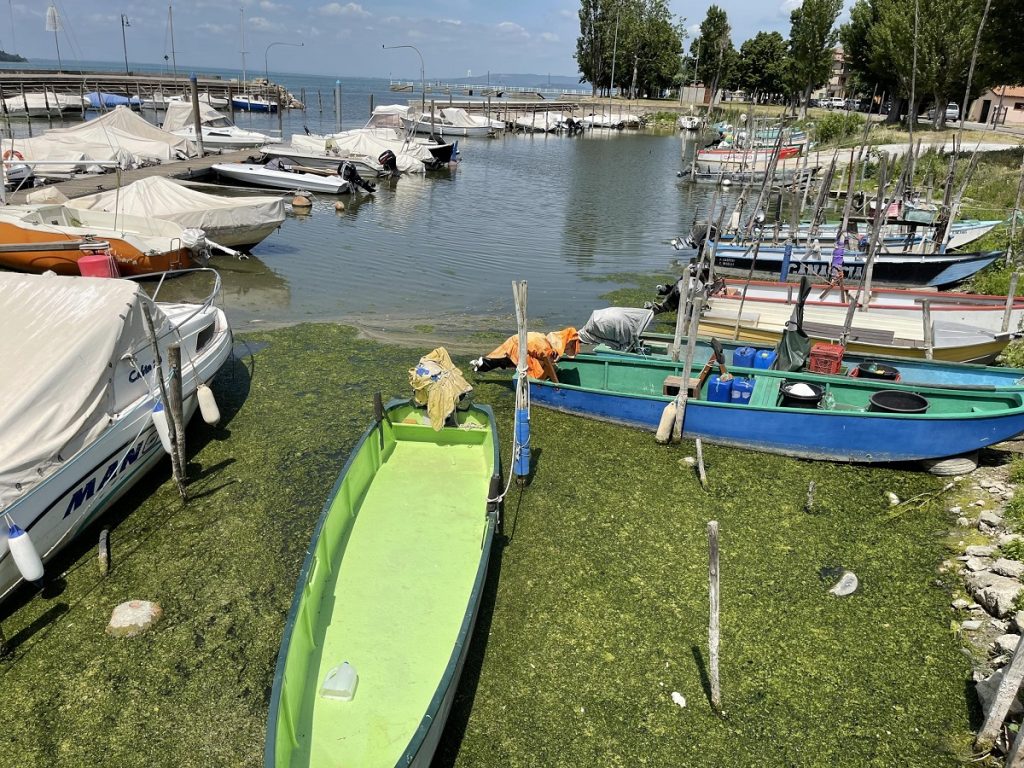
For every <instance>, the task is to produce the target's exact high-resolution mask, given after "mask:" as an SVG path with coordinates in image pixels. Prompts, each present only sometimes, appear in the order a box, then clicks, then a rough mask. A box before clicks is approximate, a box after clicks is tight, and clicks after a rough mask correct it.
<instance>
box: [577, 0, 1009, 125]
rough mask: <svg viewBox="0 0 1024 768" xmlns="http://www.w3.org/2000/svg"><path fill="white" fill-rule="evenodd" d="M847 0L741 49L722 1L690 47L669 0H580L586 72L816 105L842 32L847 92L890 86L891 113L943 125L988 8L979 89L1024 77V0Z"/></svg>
mask: <svg viewBox="0 0 1024 768" xmlns="http://www.w3.org/2000/svg"><path fill="white" fill-rule="evenodd" d="M842 5H843V2H842V0H803V3H802V4H801V5H800V6H799V7H797V8H795V9H794V10H793V11H792V12H791V14H790V30H789V37H788V39H787V38H785V37H783V36H782V35H781V34H780V33H779V32H758V33H757V34H756V35H755V36H754V37H752V38H750V39H749V40H746V41H745V42H744V43H743V44H742V45H741V46H740V47H739V50H737V49H736V48H735V46H734V45H733V42H732V29H731V27H730V25H729V19H728V16H727V14H726V12H725V10H724V9H722V8H720V7H719V6H717V5H712V6H711V7H709V8H708V10H707V14H706V15H705V17H704V20H703V21H702V22H701V24H700V30H699V32H698V33H697V35H696V36H695V37H694V38H693V39H692V40H690V43H689V46H688V49H687V48H686V47H685V46H684V41H685V40H686V38H687V37H688V35H687V32H686V29H685V19H676V18H673V16H672V14H671V12H670V11H669V10H668V6H667V3H666V2H664V0H581V3H580V11H579V17H580V36H579V38H578V40H577V44H576V61H577V63H578V64H579V67H580V72H581V73H582V74H583V77H582V78H581V81H589V82H590V83H591V84H592V87H593V89H594V92H595V94H596V93H598V92H600V93H610V92H611V90H617V91H618V92H619V93H620V94H625V93H628V94H629V95H630V96H631V97H635V96H636V95H638V94H650V95H657V94H659V93H661V92H662V91H663V90H665V89H668V88H676V87H681V86H684V85H686V84H687V83H690V82H698V81H699V82H701V83H703V84H705V85H707V86H710V88H711V90H712V92H713V93H717V92H718V91H719V90H721V89H725V90H744V91H746V92H747V93H749V94H754V93H757V94H774V95H777V96H779V97H781V98H785V99H788V100H790V101H792V102H793V103H794V104H799V105H800V106H801V108H802V109H803V110H806V107H807V105H808V102H809V100H810V95H811V93H812V92H813V91H814V89H815V88H818V87H820V86H823V85H825V84H826V83H827V82H828V80H829V77H830V75H831V72H832V65H833V51H834V49H835V48H836V46H837V44H838V43H839V42H841V43H842V46H843V50H844V54H845V57H846V62H847V66H848V68H849V73H850V77H849V80H848V82H847V84H846V94H845V95H847V96H854V95H862V96H871V95H872V94H874V95H875V96H876V97H879V96H881V95H882V94H885V95H886V96H887V98H891V99H892V100H893V102H894V107H895V109H893V110H892V111H891V112H890V115H891V117H892V119H897V118H898V116H899V115H901V114H903V112H904V111H906V112H911V111H912V112H913V114H915V115H916V114H917V113H918V111H919V109H920V108H921V106H922V105H924V104H926V103H930V104H934V106H935V111H934V115H935V117H934V121H935V124H936V127H942V125H943V124H944V120H945V108H946V105H947V104H948V103H949V102H951V101H957V100H958V98H959V99H962V98H963V95H964V91H965V89H966V87H967V81H968V73H969V70H970V69H971V59H972V56H973V54H974V48H975V42H976V38H977V35H978V29H979V26H980V25H981V24H982V20H983V18H984V21H985V23H984V25H983V26H982V27H981V29H982V34H981V37H980V38H977V41H978V42H979V43H980V45H979V50H978V54H977V62H976V69H975V74H974V76H973V78H972V86H973V88H972V90H973V93H972V94H971V95H972V97H973V96H974V95H976V94H977V92H978V91H979V90H980V88H981V87H983V86H987V85H1004V84H1014V83H1021V82H1024V46H1022V45H1020V43H1019V41H1017V40H1015V39H1014V37H1015V36H1016V35H1017V33H1018V30H1021V29H1024V0H857V2H856V3H855V4H854V6H853V8H852V10H851V13H850V20H849V21H848V22H847V23H845V24H842V25H837V20H838V17H839V13H840V11H841V10H842ZM915 39H916V40H917V51H916V62H917V68H916V75H915V68H914V60H915V54H914V40H915ZM912 90H913V92H914V103H913V104H910V103H909V101H910V96H911V91H912ZM966 106H967V105H966V104H964V105H963V107H964V108H966Z"/></svg>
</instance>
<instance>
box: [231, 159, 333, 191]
mask: <svg viewBox="0 0 1024 768" xmlns="http://www.w3.org/2000/svg"><path fill="white" fill-rule="evenodd" d="M212 167H213V170H214V172H215V173H216V174H217V175H218V176H222V177H223V178H226V179H232V180H234V181H243V182H245V183H247V184H253V185H254V186H258V187H269V188H271V189H287V190H306V191H309V192H323V193H325V194H328V195H342V194H346V193H348V192H350V191H351V187H350V186H349V183H348V182H347V181H345V180H344V179H342V178H340V177H338V176H333V177H332V176H318V175H316V174H314V173H292V172H290V171H275V170H272V169H270V168H266V167H265V166H262V165H249V164H247V163H217V164H216V165H214V166H212Z"/></svg>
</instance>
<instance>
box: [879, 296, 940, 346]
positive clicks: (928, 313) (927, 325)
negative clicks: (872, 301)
mask: <svg viewBox="0 0 1024 768" xmlns="http://www.w3.org/2000/svg"><path fill="white" fill-rule="evenodd" d="M864 303H865V304H866V303H867V299H865V300H864ZM921 321H922V322H923V323H924V356H925V359H926V360H931V359H932V357H933V356H934V354H935V349H934V342H933V341H932V302H931V299H925V300H924V301H922V302H921Z"/></svg>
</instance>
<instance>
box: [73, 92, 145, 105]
mask: <svg viewBox="0 0 1024 768" xmlns="http://www.w3.org/2000/svg"><path fill="white" fill-rule="evenodd" d="M85 98H87V99H88V100H89V106H91V107H92V108H93V109H99V108H100V107H106V108H112V107H141V106H142V100H141V99H140V98H139V97H138V96H132V97H131V98H129V97H127V96H121V95H120V94H117V93H103V92H98V91H92V92H91V93H87V94H85Z"/></svg>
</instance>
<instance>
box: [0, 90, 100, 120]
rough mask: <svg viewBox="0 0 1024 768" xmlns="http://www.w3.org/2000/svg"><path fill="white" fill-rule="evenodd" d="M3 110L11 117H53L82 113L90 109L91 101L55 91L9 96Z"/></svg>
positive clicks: (4, 101)
mask: <svg viewBox="0 0 1024 768" xmlns="http://www.w3.org/2000/svg"><path fill="white" fill-rule="evenodd" d="M2 107H3V110H5V111H6V112H7V114H8V115H10V116H11V117H26V116H28V117H52V116H54V115H60V114H62V113H64V112H80V111H82V109H88V108H89V100H88V99H85V98H83V97H81V96H71V95H69V94H65V93H55V92H54V91H40V92H32V93H26V94H24V95H22V94H18V95H17V96H8V97H6V98H5V99H4V100H3V105H2Z"/></svg>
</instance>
